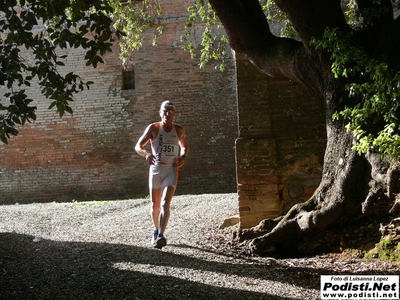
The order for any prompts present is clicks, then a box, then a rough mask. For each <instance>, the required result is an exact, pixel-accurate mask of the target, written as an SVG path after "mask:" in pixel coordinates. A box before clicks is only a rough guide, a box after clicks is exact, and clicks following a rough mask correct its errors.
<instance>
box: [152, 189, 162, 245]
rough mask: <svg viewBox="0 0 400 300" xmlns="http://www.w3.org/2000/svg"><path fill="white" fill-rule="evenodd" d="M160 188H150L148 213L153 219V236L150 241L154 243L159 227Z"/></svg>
mask: <svg viewBox="0 0 400 300" xmlns="http://www.w3.org/2000/svg"><path fill="white" fill-rule="evenodd" d="M161 195H162V189H150V198H151V209H150V214H151V218H152V220H153V225H154V228H153V236H152V239H151V242H152V243H153V244H154V243H155V241H156V239H157V237H158V231H159V227H160V205H161Z"/></svg>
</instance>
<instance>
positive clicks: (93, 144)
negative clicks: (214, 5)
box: [0, 1, 237, 204]
mask: <svg viewBox="0 0 400 300" xmlns="http://www.w3.org/2000/svg"><path fill="white" fill-rule="evenodd" d="M186 2H187V1H182V3H181V2H180V4H181V5H177V3H174V5H172V4H173V3H172V2H166V3H167V4H168V3H169V5H172V6H171V8H169V9H170V10H168V11H169V12H170V14H172V15H175V16H177V17H179V16H180V14H184V13H185V11H183V10H182V5H184V4H185V3H186ZM174 9H175V10H174ZM169 17H170V16H169ZM174 20H175V21H174ZM176 20H177V21H176ZM179 20H180V19H179V18H175V19H174V18H170V19H168V20H167V21H166V22H165V23H164V26H165V34H164V35H163V36H162V37H161V38H160V40H159V46H158V47H156V48H155V47H153V46H151V40H152V31H151V30H149V32H147V33H146V38H145V42H144V47H143V48H142V49H141V50H140V51H139V52H135V53H133V54H132V61H131V67H132V68H134V71H135V85H136V88H135V89H134V90H121V86H122V67H121V62H120V60H119V58H118V55H119V54H118V46H117V44H115V47H114V52H113V53H112V54H108V55H106V56H105V58H104V59H105V63H104V64H101V65H99V66H98V68H97V69H93V68H88V67H85V62H84V61H83V59H82V57H83V51H82V49H71V50H70V51H69V52H68V54H69V56H68V61H67V63H66V64H67V66H66V67H65V68H63V69H62V70H61V71H62V72H69V71H75V72H77V73H78V74H80V75H82V79H83V80H92V81H94V82H95V84H94V85H93V86H92V87H91V89H90V90H89V91H84V92H82V93H80V94H79V95H78V96H77V97H76V101H75V102H74V104H73V109H74V114H73V115H66V116H64V117H63V118H62V119H60V118H59V117H58V115H57V114H56V113H55V112H54V110H48V109H47V107H48V106H49V104H50V102H49V101H48V100H46V99H43V97H42V96H41V95H40V93H39V88H38V87H37V86H35V85H34V84H33V86H32V88H30V89H29V92H30V93H31V95H33V98H34V99H35V103H34V105H37V106H38V110H37V121H35V122H34V123H32V124H28V125H26V126H24V127H23V128H20V134H19V135H18V136H17V137H13V138H11V139H10V142H9V144H8V145H0V154H1V157H2V160H1V162H0V199H1V203H3V204H4V203H15V202H19V203H29V202H48V201H70V200H73V199H75V200H78V201H80V200H95V199H117V198H132V197H139V196H146V195H148V185H147V174H148V166H147V164H146V162H145V160H144V159H143V158H142V157H140V156H138V155H137V154H136V152H135V151H134V145H135V143H136V141H137V139H138V137H139V136H140V135H141V134H142V132H143V130H144V129H145V127H146V126H147V125H148V124H149V123H151V122H155V121H158V120H159V115H158V110H159V105H160V103H161V102H162V100H164V99H170V100H172V101H173V102H174V103H175V105H176V107H177V113H178V114H177V117H176V123H178V124H180V125H183V126H184V127H185V128H186V132H187V139H188V142H189V146H190V154H189V157H188V159H187V163H186V165H185V166H184V168H183V169H182V171H181V173H180V182H179V185H178V189H177V194H198V193H217V192H235V191H236V172H235V151H234V142H235V139H236V138H237V108H236V78H235V67H234V62H233V59H231V60H230V61H229V62H228V68H227V71H226V72H225V73H220V72H218V71H216V70H214V68H212V67H208V68H205V69H199V67H198V61H196V60H192V59H191V58H190V56H189V54H188V53H186V52H183V51H182V50H181V49H180V47H181V44H180V36H181V34H182V33H183V25H184V24H183V23H182V21H179ZM25 56H26V58H27V59H29V53H26V54H25ZM3 91H4V88H3V89H1V90H0V92H1V94H3V93H2V92H3Z"/></svg>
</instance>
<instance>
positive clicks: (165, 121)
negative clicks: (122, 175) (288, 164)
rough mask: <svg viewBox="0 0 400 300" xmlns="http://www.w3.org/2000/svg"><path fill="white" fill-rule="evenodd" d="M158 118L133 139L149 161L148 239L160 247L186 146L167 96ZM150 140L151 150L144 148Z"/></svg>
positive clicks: (163, 238)
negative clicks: (150, 227) (150, 228)
mask: <svg viewBox="0 0 400 300" xmlns="http://www.w3.org/2000/svg"><path fill="white" fill-rule="evenodd" d="M160 117H161V121H160V122H156V123H152V124H150V125H148V126H147V128H146V129H145V131H144V133H143V135H142V136H141V137H140V138H139V140H138V142H137V143H136V146H135V150H136V152H137V153H138V154H139V155H141V156H143V157H145V158H146V161H147V163H148V164H149V165H150V170H149V191H150V198H151V201H152V205H151V216H152V219H153V224H154V232H153V235H152V239H151V243H152V244H153V245H154V247H155V248H158V249H161V248H162V247H164V246H166V245H167V240H166V238H165V237H164V232H165V229H166V227H167V224H168V220H169V216H170V206H171V200H172V197H173V196H174V193H175V189H176V185H177V183H178V171H179V168H181V167H182V166H183V165H184V163H185V159H186V156H187V154H188V151H189V148H188V143H187V141H186V134H185V129H184V128H183V127H182V126H179V125H176V124H174V123H173V121H174V118H175V106H174V105H173V104H172V103H171V101H169V100H166V101H164V102H163V103H162V104H161V107H160ZM148 142H150V143H151V152H149V151H148V150H146V149H145V146H146V144H147V143H148Z"/></svg>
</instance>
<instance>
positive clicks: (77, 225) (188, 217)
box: [0, 194, 400, 300]
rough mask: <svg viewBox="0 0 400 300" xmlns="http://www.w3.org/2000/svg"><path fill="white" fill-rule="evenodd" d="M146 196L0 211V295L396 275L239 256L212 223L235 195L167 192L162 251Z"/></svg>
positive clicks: (298, 292)
mask: <svg viewBox="0 0 400 300" xmlns="http://www.w3.org/2000/svg"><path fill="white" fill-rule="evenodd" d="M149 205H150V200H148V199H137V200H120V201H104V202H84V203H78V202H75V203H47V204H27V205H11V206H1V208H0V219H1V222H0V299H135V300H136V299H137V300H145V299H218V300H219V299H230V300H231V299H319V284H320V277H319V276H320V275H321V274H334V273H335V274H399V272H400V268H399V265H397V264H390V263H384V262H377V261H365V260H357V259H343V258H341V257H337V256H332V255H326V256H318V257H312V258H302V259H275V258H271V257H263V258H262V257H249V256H244V255H242V254H241V253H240V252H238V251H237V250H235V247H234V245H232V243H231V239H230V238H231V236H230V234H228V233H224V232H223V231H222V230H220V229H219V226H220V225H221V224H222V222H223V220H224V219H225V218H227V217H230V216H233V215H236V214H237V195H236V194H216V195H214V194H208V195H186V196H176V197H174V199H173V203H172V211H171V219H170V223H169V225H168V228H167V232H166V237H167V239H168V245H167V247H165V248H163V249H162V250H157V249H154V248H152V246H151V245H150V238H151V231H152V229H151V227H152V225H151V220H150V213H149Z"/></svg>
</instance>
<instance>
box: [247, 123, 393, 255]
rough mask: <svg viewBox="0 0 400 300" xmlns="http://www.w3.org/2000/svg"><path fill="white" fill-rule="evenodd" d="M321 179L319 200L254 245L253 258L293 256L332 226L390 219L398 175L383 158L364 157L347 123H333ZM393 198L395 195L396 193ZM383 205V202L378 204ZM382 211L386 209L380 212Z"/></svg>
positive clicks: (294, 211)
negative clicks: (273, 253)
mask: <svg viewBox="0 0 400 300" xmlns="http://www.w3.org/2000/svg"><path fill="white" fill-rule="evenodd" d="M327 132H328V141H327V148H326V152H325V158H324V168H323V174H322V180H321V183H320V185H319V187H318V188H317V190H316V191H315V193H314V195H313V196H312V197H311V198H310V199H309V200H308V201H307V202H305V203H301V204H297V205H295V206H294V207H293V208H292V209H291V210H290V211H289V212H288V213H287V214H286V216H284V217H283V218H282V219H281V221H280V222H279V223H278V224H277V225H276V226H275V227H274V228H273V229H272V231H270V232H269V233H267V234H265V235H263V236H261V237H258V238H255V239H253V240H252V242H251V243H250V249H251V251H252V252H253V253H256V254H263V253H265V252H268V251H270V250H271V249H274V248H278V249H279V250H280V252H293V251H295V250H296V244H297V243H298V241H299V239H300V238H302V237H303V236H304V235H306V234H310V233H313V232H315V231H317V230H321V229H325V228H327V227H332V226H337V227H345V226H346V225H348V224H349V223H351V222H352V221H354V220H357V219H360V218H362V217H367V218H368V217H371V216H372V215H373V217H377V216H379V217H380V218H387V216H388V211H389V205H390V203H389V197H387V196H388V195H387V194H388V191H389V189H388V186H389V184H390V182H391V178H392V177H393V176H389V175H390V174H392V173H393V170H391V169H389V164H387V163H384V162H383V161H382V160H381V158H380V156H378V155H375V154H372V153H370V154H368V155H367V156H360V155H358V154H357V153H356V152H355V151H354V150H352V149H351V148H352V143H353V140H352V137H351V135H350V134H348V133H347V132H346V129H345V127H344V124H334V123H330V124H328V128H327ZM391 193H393V190H392V191H391ZM378 201H380V202H383V207H382V206H377V204H380V205H382V203H377V202H378ZM377 207H380V208H381V209H377Z"/></svg>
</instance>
